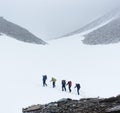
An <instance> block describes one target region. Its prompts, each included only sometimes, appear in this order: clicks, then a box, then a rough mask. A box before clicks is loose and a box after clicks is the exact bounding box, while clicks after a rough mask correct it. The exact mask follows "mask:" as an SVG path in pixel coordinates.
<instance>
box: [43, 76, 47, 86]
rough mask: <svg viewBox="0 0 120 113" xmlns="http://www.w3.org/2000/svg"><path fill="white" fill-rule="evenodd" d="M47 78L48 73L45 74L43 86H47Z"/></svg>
mask: <svg viewBox="0 0 120 113" xmlns="http://www.w3.org/2000/svg"><path fill="white" fill-rule="evenodd" d="M46 80H47V75H43V86H44V87H45V86H47V84H46Z"/></svg>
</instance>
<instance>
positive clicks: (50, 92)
mask: <svg viewBox="0 0 120 113" xmlns="http://www.w3.org/2000/svg"><path fill="white" fill-rule="evenodd" d="M82 39H83V37H81V38H80V36H79V35H75V36H72V37H68V38H64V39H58V40H54V41H50V42H48V43H49V44H48V45H46V46H42V45H34V44H27V43H22V42H19V41H17V40H14V39H12V38H8V37H7V36H0V52H1V54H0V76H1V79H0V89H1V95H0V100H1V101H0V106H2V107H1V112H2V113H8V112H10V113H21V112H22V108H23V107H26V106H29V105H33V104H43V103H47V102H51V101H56V100H58V99H61V98H73V99H80V98H83V97H97V96H100V97H109V96H114V95H115V96H116V95H117V94H119V92H120V83H119V75H120V70H119V67H120V60H119V58H120V53H119V52H118V51H116V50H119V48H120V44H113V45H112V44H110V45H104V46H100V45H99V46H89V45H84V44H82V42H81V40H82ZM42 74H47V75H48V81H47V83H48V87H46V88H43V87H42ZM52 76H54V77H56V78H57V87H56V89H52V88H51V87H52V86H51V83H50V79H51V77H52ZM61 79H66V80H72V81H73V86H74V84H75V83H76V82H80V83H81V87H82V88H81V96H78V95H77V94H76V90H75V89H74V88H72V94H69V93H68V92H67V93H65V92H62V91H61V84H60V82H61ZM6 108H7V109H6Z"/></svg>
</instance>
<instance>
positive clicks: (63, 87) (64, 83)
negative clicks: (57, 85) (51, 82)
mask: <svg viewBox="0 0 120 113" xmlns="http://www.w3.org/2000/svg"><path fill="white" fill-rule="evenodd" d="M62 91H66V80H62Z"/></svg>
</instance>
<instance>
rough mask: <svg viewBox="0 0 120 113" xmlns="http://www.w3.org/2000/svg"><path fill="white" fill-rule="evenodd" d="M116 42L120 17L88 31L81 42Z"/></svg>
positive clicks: (92, 43)
mask: <svg viewBox="0 0 120 113" xmlns="http://www.w3.org/2000/svg"><path fill="white" fill-rule="evenodd" d="M118 42H120V18H116V19H114V20H113V21H111V22H110V23H108V24H106V25H104V26H102V27H101V28H98V29H97V30H94V31H93V32H91V33H88V34H87V35H85V39H84V40H83V43H85V44H90V45H96V44H110V43H118Z"/></svg>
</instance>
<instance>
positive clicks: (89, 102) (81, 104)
mask: <svg viewBox="0 0 120 113" xmlns="http://www.w3.org/2000/svg"><path fill="white" fill-rule="evenodd" d="M22 112H23V113H120V95H119V96H117V97H111V98H105V99H99V98H86V99H80V100H71V99H61V100H59V101H58V102H51V103H49V104H46V105H33V106H30V107H28V108H23V110H22Z"/></svg>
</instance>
